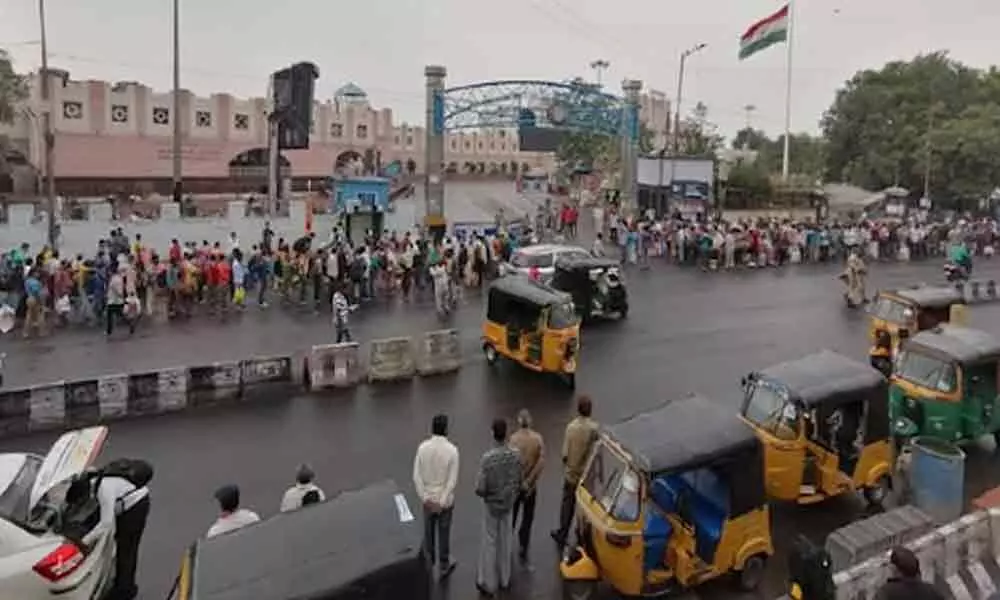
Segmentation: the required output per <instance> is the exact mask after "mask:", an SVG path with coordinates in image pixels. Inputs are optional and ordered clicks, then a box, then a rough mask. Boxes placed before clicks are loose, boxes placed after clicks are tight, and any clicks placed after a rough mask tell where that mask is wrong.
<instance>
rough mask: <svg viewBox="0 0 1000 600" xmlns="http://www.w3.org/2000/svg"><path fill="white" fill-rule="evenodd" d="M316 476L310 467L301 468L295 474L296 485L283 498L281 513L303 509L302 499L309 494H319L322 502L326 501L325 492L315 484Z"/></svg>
mask: <svg viewBox="0 0 1000 600" xmlns="http://www.w3.org/2000/svg"><path fill="white" fill-rule="evenodd" d="M315 476H316V475H315V473H313V470H312V469H311V468H309V465H300V466H299V470H298V472H297V473H296V474H295V485H293V486H292V487H290V488H288V490H286V491H285V495H284V496H282V498H281V512H288V511H291V510H298V509H300V508H302V499H303V498H305V495H306V494H308V493H309V492H317V494H318V496H319V501H320V502H322V501H324V500H326V496H325V495H324V494H323V490H321V489H320V488H319V486H317V485H316V484H315V483H313V479H314V478H315Z"/></svg>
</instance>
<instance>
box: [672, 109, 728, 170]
mask: <svg viewBox="0 0 1000 600" xmlns="http://www.w3.org/2000/svg"><path fill="white" fill-rule="evenodd" d="M723 141H724V139H723V137H722V136H721V135H719V129H718V127H716V125H715V124H714V123H712V122H711V121H709V119H708V107H707V106H705V104H704V103H702V102H699V103H698V104H696V105H695V107H694V110H692V111H691V115H690V116H689V117H688V118H687V119H685V120H684V121H683V122H682V123H681V126H680V135H679V139H678V143H679V146H680V152H681V154H684V155H686V156H696V157H699V158H715V154H716V152H718V150H719V149H720V148H722V145H723Z"/></svg>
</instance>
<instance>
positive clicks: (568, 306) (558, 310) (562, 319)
mask: <svg viewBox="0 0 1000 600" xmlns="http://www.w3.org/2000/svg"><path fill="white" fill-rule="evenodd" d="M578 321H579V316H577V314H576V311H575V310H573V303H572V302H566V303H564V304H553V305H552V306H551V307H549V327H551V328H552V329H567V328H569V327H572V326H574V325H576V324H577V322H578Z"/></svg>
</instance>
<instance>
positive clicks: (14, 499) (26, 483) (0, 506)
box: [0, 457, 42, 529]
mask: <svg viewBox="0 0 1000 600" xmlns="http://www.w3.org/2000/svg"><path fill="white" fill-rule="evenodd" d="M41 465H42V462H41V461H40V460H37V459H33V458H31V457H28V458H27V459H26V460H25V461H24V464H23V465H22V466H21V469H20V470H19V471H18V472H17V475H15V476H14V478H13V479H12V480H11V482H10V485H8V486H7V489H5V490H3V493H2V494H0V517H3V518H5V519H7V520H8V521H12V522H14V523H16V524H18V525H20V526H21V527H24V528H26V529H28V528H32V527H29V526H30V522H31V488H32V487H33V486H34V485H35V479H36V478H37V477H38V470H39V468H40V467H41Z"/></svg>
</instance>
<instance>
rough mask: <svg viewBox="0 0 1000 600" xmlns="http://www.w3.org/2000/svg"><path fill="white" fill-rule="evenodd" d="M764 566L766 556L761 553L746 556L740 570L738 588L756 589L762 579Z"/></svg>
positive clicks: (749, 590)
mask: <svg viewBox="0 0 1000 600" xmlns="http://www.w3.org/2000/svg"><path fill="white" fill-rule="evenodd" d="M766 566H767V557H766V556H764V555H763V554H755V555H753V556H751V557H750V558H748V559H747V560H746V562H745V563H743V568H742V569H741V570H740V589H741V590H743V591H745V592H752V591H754V590H756V589H757V588H758V587H759V586H760V583H761V581H763V580H764V567H766Z"/></svg>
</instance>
